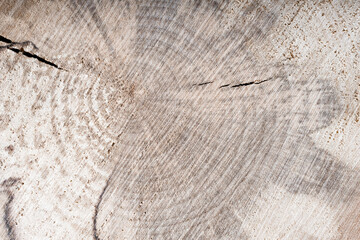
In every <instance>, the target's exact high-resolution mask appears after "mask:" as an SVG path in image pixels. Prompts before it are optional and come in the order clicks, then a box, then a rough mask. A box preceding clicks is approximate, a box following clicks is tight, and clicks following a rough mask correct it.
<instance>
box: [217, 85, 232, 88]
mask: <svg viewBox="0 0 360 240" xmlns="http://www.w3.org/2000/svg"><path fill="white" fill-rule="evenodd" d="M228 86H230V84H225V85H221V86H220V87H219V88H224V87H228Z"/></svg>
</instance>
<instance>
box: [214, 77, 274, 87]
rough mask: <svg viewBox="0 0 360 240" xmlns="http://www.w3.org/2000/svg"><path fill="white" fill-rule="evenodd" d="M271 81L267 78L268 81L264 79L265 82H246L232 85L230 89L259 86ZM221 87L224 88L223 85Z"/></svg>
mask: <svg viewBox="0 0 360 240" xmlns="http://www.w3.org/2000/svg"><path fill="white" fill-rule="evenodd" d="M272 79H273V78H268V79H265V80H262V81H251V82H246V83H240V84H236V85H232V86H231V87H232V88H237V87H243V86H249V85H254V84H261V83H264V82H267V81H270V80H272ZM223 86H225V85H223ZM220 87H221V86H220Z"/></svg>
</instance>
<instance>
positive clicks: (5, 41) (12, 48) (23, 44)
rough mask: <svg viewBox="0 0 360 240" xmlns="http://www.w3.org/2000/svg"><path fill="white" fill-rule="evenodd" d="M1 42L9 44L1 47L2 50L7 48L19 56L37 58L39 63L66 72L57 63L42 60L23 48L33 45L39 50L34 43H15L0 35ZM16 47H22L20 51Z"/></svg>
mask: <svg viewBox="0 0 360 240" xmlns="http://www.w3.org/2000/svg"><path fill="white" fill-rule="evenodd" d="M0 41H1V42H4V43H8V45H5V46H0V49H1V48H6V49H9V50H11V51H13V52H15V53H18V54H23V55H24V56H25V57H29V58H35V59H37V60H38V61H39V62H42V63H45V64H47V65H50V66H52V67H55V68H57V69H60V70H64V69H63V68H61V67H59V66H58V65H56V64H55V63H52V62H50V61H48V60H46V59H45V58H42V57H40V56H38V55H36V54H33V53H31V52H27V51H25V50H24V48H23V46H26V45H32V46H33V47H34V48H35V49H38V48H37V47H36V45H35V44H34V43H32V42H31V41H25V42H13V41H11V40H10V39H7V38H5V37H3V36H1V35H0ZM16 46H20V49H19V48H15V47H16Z"/></svg>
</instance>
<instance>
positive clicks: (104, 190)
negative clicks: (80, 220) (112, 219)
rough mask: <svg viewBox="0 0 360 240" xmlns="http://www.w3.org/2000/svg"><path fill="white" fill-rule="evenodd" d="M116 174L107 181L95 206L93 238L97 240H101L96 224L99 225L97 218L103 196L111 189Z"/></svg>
mask: <svg viewBox="0 0 360 240" xmlns="http://www.w3.org/2000/svg"><path fill="white" fill-rule="evenodd" d="M113 173H114V172H112V173H111V174H110V177H109V178H108V179H107V181H106V184H105V186H104V188H103V190H102V192H101V194H100V196H99V199H98V202H97V203H96V205H95V213H94V217H93V237H94V239H95V240H101V239H100V237H99V236H98V233H97V228H96V224H97V217H98V214H99V208H100V204H101V202H102V200H103V196H104V194H105V192H106V190H107V188H108V187H109V182H110V179H111V178H112V175H113Z"/></svg>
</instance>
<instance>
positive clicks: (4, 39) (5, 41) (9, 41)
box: [0, 35, 13, 44]
mask: <svg viewBox="0 0 360 240" xmlns="http://www.w3.org/2000/svg"><path fill="white" fill-rule="evenodd" d="M0 41H1V42H4V43H10V44H12V43H13V42H12V41H11V40H10V39H7V38H6V37H3V36H1V35H0Z"/></svg>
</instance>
